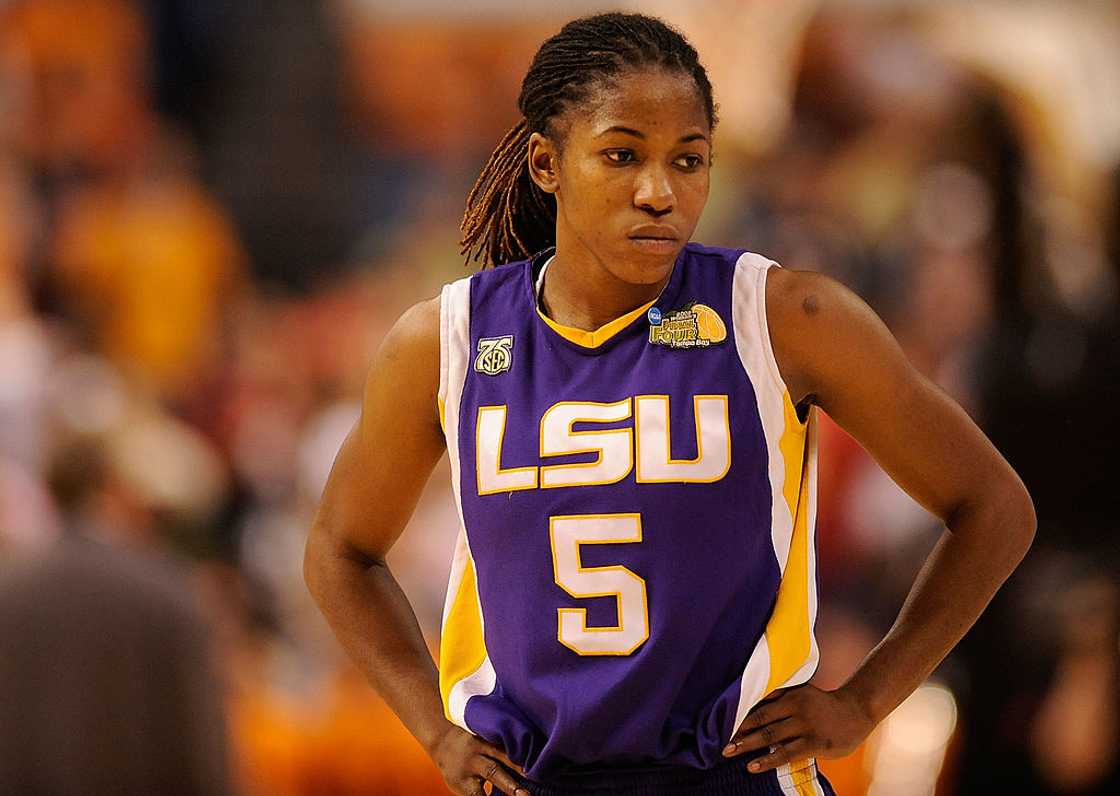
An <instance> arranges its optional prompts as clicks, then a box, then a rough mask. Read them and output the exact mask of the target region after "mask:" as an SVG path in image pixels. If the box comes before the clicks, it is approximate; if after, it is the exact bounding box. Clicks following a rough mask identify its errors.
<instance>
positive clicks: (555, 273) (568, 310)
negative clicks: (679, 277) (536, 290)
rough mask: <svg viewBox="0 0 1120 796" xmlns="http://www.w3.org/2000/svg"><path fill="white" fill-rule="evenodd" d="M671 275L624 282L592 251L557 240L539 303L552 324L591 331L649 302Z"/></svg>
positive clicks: (659, 292)
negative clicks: (653, 279) (647, 282)
mask: <svg viewBox="0 0 1120 796" xmlns="http://www.w3.org/2000/svg"><path fill="white" fill-rule="evenodd" d="M671 275H672V269H669V270H668V271H667V272H666V274H665V276H664V277H663V278H662V279H659V280H658V281H657V282H651V283H649V284H634V283H632V282H624V281H623V280H621V279H619V278H618V277H616V276H615V275H614V274H612V273H611V272H610V270H609V269H607V267H606V266H605V265H604V264H603V262H602V260H601V259H599V257H598V256H597V255H596V254H595V253H594V252H591V251H589V250H588V249H587V248H585V247H583V246H580V245H579V244H578V243H577V244H576V245H574V246H571V245H569V246H565V245H564V242H563V241H561V240H559V239H558V240H557V244H556V254H555V256H553V258H552V262H551V263H550V264H549V266H548V273H546V274H545V277H544V287H543V288H542V290H541V299H540V301H541V305H542V309H543V310H544V312H545V314H546V315H548V317H549V318H551V319H552V320H554V321H556V323H558V324H561V325H562V326H570V327H573V328H575V329H583V330H584V331H594V330H596V329H598V328H600V327H602V326H604V325H606V324H608V323H610V322H611V321H613V320H614V319H615V318H619V317H621V316H623V315H625V314H626V313H628V312H630V311H632V310H634V309H637V308H638V307H641V306H642V305H643V304H648V303H649V302H651V301H653V300H654V299H655V298H657V297H658V296H659V295H660V294H661V291H662V290H663V289H664V288H665V285H666V283H667V282H668V281H669V277H670V276H671Z"/></svg>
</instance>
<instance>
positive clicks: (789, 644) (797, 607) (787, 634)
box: [763, 391, 812, 694]
mask: <svg viewBox="0 0 1120 796" xmlns="http://www.w3.org/2000/svg"><path fill="white" fill-rule="evenodd" d="M782 397H783V404H784V407H785V430H784V431H783V432H782V438H781V440H780V442H779V443H778V447H779V449H780V450H781V452H782V459H783V460H784V461H785V465H786V472H785V482H784V485H783V489H782V493H783V496H784V497H785V499H786V503H787V504H788V506H789V511H790V515H791V516H792V517H793V533H792V535H791V537H790V544H789V557H788V558H787V559H786V568H785V572H784V573H783V574H782V582H781V583H780V584H779V586H778V599H777V602H776V603H775V605H774V611H773V613H772V614H771V615H770V621H769V622H767V624H766V644H767V646H768V647H769V649H770V679H769V681H768V682H767V683H766V690H765V691H764V692H763V694H769V693H770V692H771V691H773V690H774V689H775V688H778V687H779V686H781V685H782V683H784V682H785V681H786V680H788V679H789V678H790V677H791V676H792V675H793V674H794V673H795V672H796V671H797V670H798V669H800V668H801V666H802V665H803V664H804V663H805V661H806V660H807V659H808V657H809V652H810V650H811V646H812V628H811V627H810V624H809V530H808V522H809V511H808V509H809V505H808V504H809V467H808V462H807V461H806V457H807V456H808V452H809V447H808V423H807V422H806V423H805V424H804V425H803V424H802V423H801V420H800V418H798V416H797V410H796V409H795V408H794V406H793V403H792V401H791V400H790V397H789V393H788V392H786V391H783V393H782Z"/></svg>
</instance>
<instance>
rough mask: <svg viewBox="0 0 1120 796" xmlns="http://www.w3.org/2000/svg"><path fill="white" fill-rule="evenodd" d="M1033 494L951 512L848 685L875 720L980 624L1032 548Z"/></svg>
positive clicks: (906, 693)
mask: <svg viewBox="0 0 1120 796" xmlns="http://www.w3.org/2000/svg"><path fill="white" fill-rule="evenodd" d="M1033 535H1034V514H1033V509H1032V508H1031V507H1030V503H1029V500H1027V501H1026V502H1025V505H1024V502H1023V501H1021V500H1014V501H1007V502H996V501H991V502H989V503H987V504H986V505H983V506H981V507H979V508H977V509H974V510H972V511H961V512H958V514H957V515H956V516H954V517H953V518H951V520H950V527H948V529H947V530H945V531H944V532H943V533H942V536H941V538H940V539H939V540H938V542H937V545H936V547H935V548H934V550H933V551H932V552H931V553H930V555H929V557H928V558H927V559H926V562H925V564H924V566H923V567H922V570H921V572H919V574H918V576H917V578H916V579H915V582H914V585H913V587H912V588H911V590H910V594H909V595H908V596H907V598H906V601H905V603H904V604H903V606H902V610H901V611H900V612H899V615H898V618H897V619H896V620H895V623H894V626H893V627H892V628H891V629H890V632H888V633H887V635H886V636H885V637H884V638H883V640H882V641H881V642H880V643H879V644H878V645H876V647H875V648H874V649H873V650H872V651H871V652H870V653H869V654H868V655H867V657H866V658H865V659H864V661H863V662H862V663H861V664H860V666H859V667H858V668H857V669H856V671H855V672H854V673H853V674H852V676H851V677H850V678H849V679H848V681H847V682H846V683H845V684H844V686H843V688H844V690H846V691H849V692H850V693H852V694H853V695H854V696H855V697H856V699H857V701H858V702H859V703H860V704H862V705H863V706H864V708H865V710H866V711H867V713H868V715H869V716H870V717H871V719H872V720H873V722H874V723H875V724H878V723H879V722H880V721H882V720H883V719H884V718H886V717H887V715H889V714H890V712H891V711H893V710H894V709H895V708H896V707H897V706H898V705H899V704H900V703H901V702H902V701H903V700H904V699H905V698H906V697H907V696H909V695H910V694H911V693H912V692H913V691H914V690H915V689H916V688H917V687H918V686H919V685H921V684H922V682H924V681H925V679H926V678H927V677H928V676H929V675H930V673H931V672H932V671H933V670H934V669H935V668H936V667H937V665H938V664H939V663H941V661H942V660H943V659H944V658H945V656H946V655H948V653H949V651H950V650H952V649H953V647H955V646H956V645H957V643H958V642H959V641H960V640H961V639H962V638H963V637H964V635H965V633H967V632H968V630H969V628H971V627H972V625H973V624H975V622H976V620H977V619H978V618H979V616H980V614H981V613H982V612H983V611H984V609H985V608H986V607H987V605H988V603H989V602H990V601H991V599H992V597H993V596H994V595H995V593H996V591H998V590H999V588H1000V586H1001V585H1002V584H1003V583H1004V581H1005V580H1006V579H1007V578H1008V576H1009V575H1010V574H1011V573H1012V572H1013V571H1014V569H1015V567H1017V566H1018V564H1019V562H1020V561H1021V560H1022V559H1023V557H1024V556H1025V555H1026V552H1027V550H1028V549H1029V548H1030V544H1031V540H1032V539H1033Z"/></svg>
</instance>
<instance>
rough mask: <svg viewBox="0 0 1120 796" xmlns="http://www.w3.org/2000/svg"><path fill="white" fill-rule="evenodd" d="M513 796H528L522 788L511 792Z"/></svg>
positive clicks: (527, 792)
mask: <svg viewBox="0 0 1120 796" xmlns="http://www.w3.org/2000/svg"><path fill="white" fill-rule="evenodd" d="M513 795H514V796H529V791H527V790H525V789H524V788H518V789H517V790H515V791H514V792H513Z"/></svg>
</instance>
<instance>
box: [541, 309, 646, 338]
mask: <svg viewBox="0 0 1120 796" xmlns="http://www.w3.org/2000/svg"><path fill="white" fill-rule="evenodd" d="M656 301H657V299H654V300H653V301H650V302H649V303H647V304H643V305H642V306H640V307H638V308H637V309H634V310H630V312H628V313H626V314H625V315H622V316H620V317H618V318H615V319H614V320H613V321H610V322H609V323H605V324H603V325H602V326H600V327H599V328H598V329H596V330H595V331H593V332H589V331H587V330H586V329H577V328H576V327H574V326H564V325H563V324H559V323H557V322H556V321H554V320H552V318H549V317H548V316H547V315H545V314H544V312H542V311H541V308H540V307H537V315H540V316H541V319H542V320H543V321H544V322H545V323H547V324H548V325H549V326H550V327H552V330H553V331H554V332H556V333H557V334H558V335H560V336H561V337H563V338H564V339H565V340H570V341H571V342H573V343H575V344H576V345H580V346H583V347H584V348H598V347H599V346H601V345H602V344H603V343H605V342H607V340H610V339H611V338H612V337H614V336H615V335H616V334H618V333H619V332H621V331H622V330H623V329H624V328H626V327H627V326H629V325H630V322H631V321H633V320H634V319H635V318H637V317H638V316H639V315H641V314H642V313H644V312H645V311H646V310H648V309H649V308H650V307H652V306H653V305H654V303H656Z"/></svg>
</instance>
